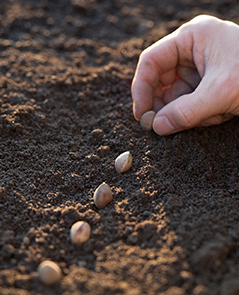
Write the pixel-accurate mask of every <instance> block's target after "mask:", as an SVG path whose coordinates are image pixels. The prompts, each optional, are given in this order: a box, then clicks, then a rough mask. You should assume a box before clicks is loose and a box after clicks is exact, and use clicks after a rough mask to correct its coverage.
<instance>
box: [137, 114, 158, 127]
mask: <svg viewBox="0 0 239 295" xmlns="http://www.w3.org/2000/svg"><path fill="white" fill-rule="evenodd" d="M154 117H155V112H154V111H148V112H146V113H144V114H143V115H142V117H141V119H140V124H141V127H142V128H143V129H144V130H146V131H150V130H152V128H153V127H152V126H153V120H154Z"/></svg>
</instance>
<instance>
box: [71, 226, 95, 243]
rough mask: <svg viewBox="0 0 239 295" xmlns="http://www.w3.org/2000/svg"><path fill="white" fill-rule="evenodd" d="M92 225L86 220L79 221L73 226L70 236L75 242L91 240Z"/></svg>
mask: <svg viewBox="0 0 239 295" xmlns="http://www.w3.org/2000/svg"><path fill="white" fill-rule="evenodd" d="M90 234H91V227H90V225H89V224H88V223H87V222H85V221H77V222H76V223H74V224H73V225H72V227H71V231H70V237H71V241H72V242H73V243H74V244H83V243H85V242H86V241H88V240H89V238H90Z"/></svg>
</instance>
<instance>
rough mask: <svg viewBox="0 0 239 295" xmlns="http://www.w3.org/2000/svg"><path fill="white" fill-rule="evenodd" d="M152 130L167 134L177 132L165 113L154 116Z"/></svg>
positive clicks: (159, 133)
mask: <svg viewBox="0 0 239 295" xmlns="http://www.w3.org/2000/svg"><path fill="white" fill-rule="evenodd" d="M153 130H154V131H155V132H156V133H157V134H158V135H169V134H172V133H175V132H177V130H176V128H175V127H174V126H173V125H172V123H171V122H170V121H169V119H168V117H167V116H165V115H162V116H159V117H155V119H154V121H153Z"/></svg>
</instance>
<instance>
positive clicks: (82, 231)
mask: <svg viewBox="0 0 239 295" xmlns="http://www.w3.org/2000/svg"><path fill="white" fill-rule="evenodd" d="M132 162H133V159H132V155H131V153H130V152H129V151H127V152H124V153H122V154H121V155H119V156H118V157H117V158H116V160H115V169H116V171H117V172H118V173H123V172H126V171H128V170H129V169H130V168H131V166H132ZM93 198H94V203H95V206H96V207H97V208H98V209H102V208H104V207H106V206H107V205H108V204H109V203H110V202H111V201H112V200H113V194H112V191H111V188H110V187H109V185H108V184H106V183H105V182H103V183H102V184H101V185H100V186H99V187H98V188H97V189H96V190H95V192H94V197H93ZM90 234H91V227H90V225H89V224H88V223H87V222H85V221H78V222H76V223H74V224H73V225H72V227H71V230H70V238H71V241H72V242H73V243H74V244H82V243H85V242H86V241H87V240H88V239H89V238H90ZM38 273H39V277H40V279H41V281H42V282H43V283H45V284H47V285H52V284H54V283H56V282H58V281H59V280H60V279H61V277H62V272H61V269H60V267H59V266H58V265H57V264H56V263H55V262H52V261H49V260H46V261H44V262H42V263H41V264H40V265H39V267H38Z"/></svg>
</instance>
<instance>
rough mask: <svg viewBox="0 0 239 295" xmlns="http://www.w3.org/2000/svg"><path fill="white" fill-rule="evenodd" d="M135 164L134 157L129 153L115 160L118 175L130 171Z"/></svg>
mask: <svg viewBox="0 0 239 295" xmlns="http://www.w3.org/2000/svg"><path fill="white" fill-rule="evenodd" d="M132 163H133V158H132V155H131V153H130V152H129V151H127V152H124V153H122V154H121V155H119V156H118V157H117V158H116V160H115V169H116V171H117V172H118V173H124V172H126V171H128V170H129V169H130V168H131V166H132Z"/></svg>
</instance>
